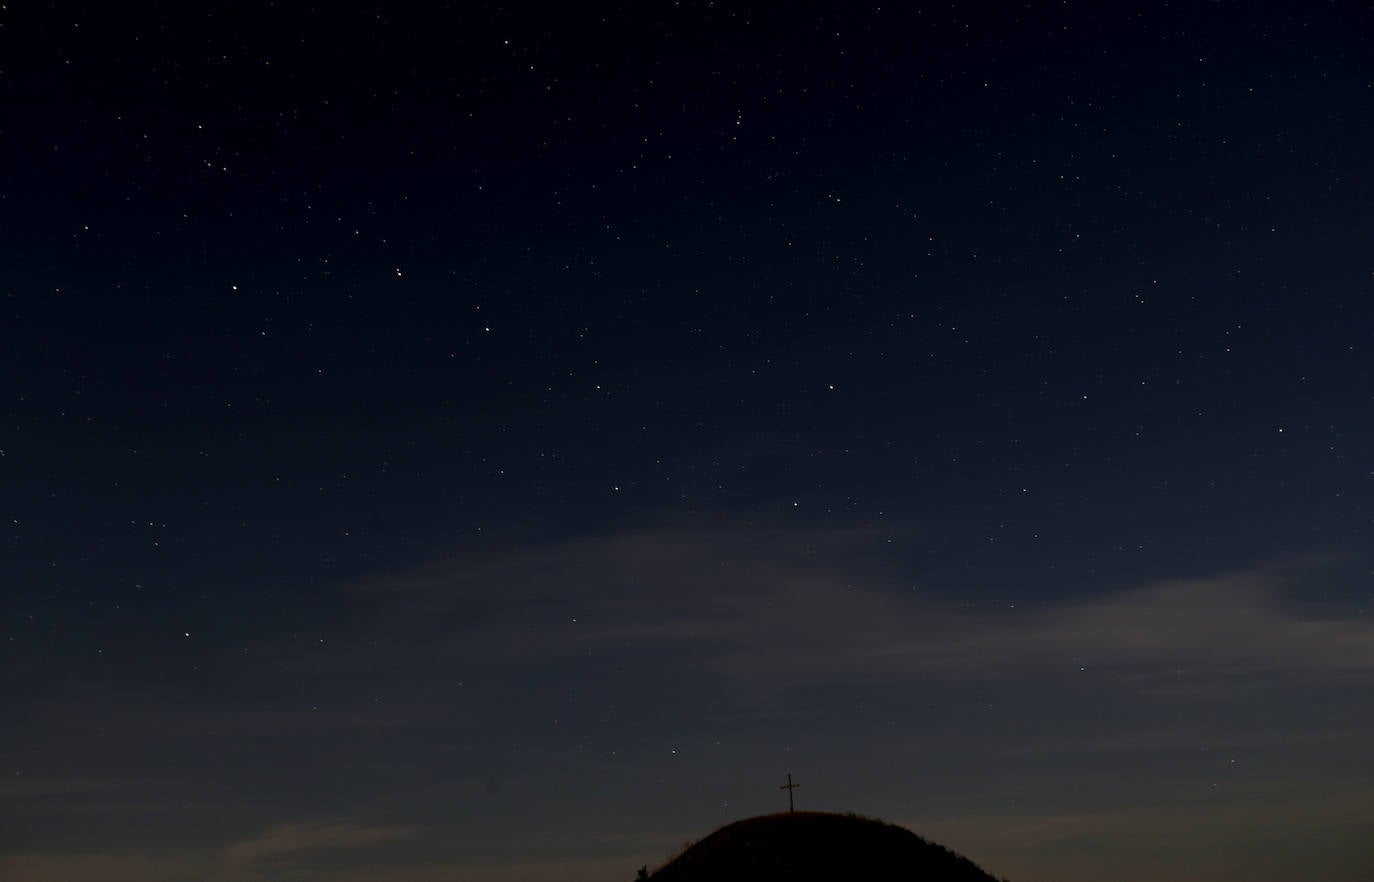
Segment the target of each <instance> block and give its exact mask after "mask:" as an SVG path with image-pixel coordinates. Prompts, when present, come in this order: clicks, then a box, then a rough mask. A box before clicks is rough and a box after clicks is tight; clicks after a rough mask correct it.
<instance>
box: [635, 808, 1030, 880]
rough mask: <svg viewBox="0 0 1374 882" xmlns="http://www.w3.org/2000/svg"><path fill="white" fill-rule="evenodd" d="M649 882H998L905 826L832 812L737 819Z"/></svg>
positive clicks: (958, 856) (662, 870)
mask: <svg viewBox="0 0 1374 882" xmlns="http://www.w3.org/2000/svg"><path fill="white" fill-rule="evenodd" d="M648 878H649V879H650V880H652V882H746V880H747V882H775V880H776V882H783V880H787V882H845V880H851V879H891V880H893V882H901V880H910V882H999V880H998V879H997V878H996V877H994V876H991V875H989V874H987V873H985V872H983V870H982V869H980V868H979V867H978V865H977V864H975V863H973V862H972V861H970V860H969V859H968V858H965V857H962V856H960V855H957V854H955V853H954V852H952V851H950V850H949V849H947V848H945V847H943V846H941V845H936V844H935V843H933V842H929V841H927V840H925V839H922V838H921V837H920V836H917V835H916V834H915V833H912V832H911V831H910V830H907V829H906V828H904V827H898V826H897V825H895V824H889V823H886V822H885V821H879V820H876V819H874V818H865V817H861V816H859V815H853V814H843V815H841V814H832V813H830V812H794V813H789V814H778V815H762V816H760V817H757V818H746V819H745V820H742V821H735V822H734V823H733V824H727V825H726V826H724V827H721V828H720V829H719V830H717V831H716V832H714V833H712V834H711V835H709V836H707V837H706V838H705V839H702V840H701V841H699V842H697V843H695V844H693V845H691V846H689V847H688V848H686V849H685V850H684V851H683V852H682V853H680V854H679V855H678V856H677V857H675V858H673V859H672V860H670V861H669V862H668V863H666V864H664V865H663V866H662V867H660V868H658V869H657V870H655V871H654V872H653V873H651V874H650V875H649V877H648ZM1001 882H1005V880H1001Z"/></svg>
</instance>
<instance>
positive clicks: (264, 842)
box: [224, 821, 415, 864]
mask: <svg viewBox="0 0 1374 882" xmlns="http://www.w3.org/2000/svg"><path fill="white" fill-rule="evenodd" d="M414 833H415V831H414V830H411V829H408V828H405V827H374V826H368V825H365V824H356V823H352V822H347V821H325V822H314V823H302V824H282V825H279V826H276V827H272V828H271V829H269V830H267V831H265V832H263V833H262V834H260V835H258V836H255V837H253V838H251V839H245V840H242V841H240V842H235V843H233V844H232V845H230V846H229V847H227V848H226V849H224V859H225V860H226V861H228V862H229V863H232V864H245V863H254V862H256V861H263V860H270V859H273V858H279V857H282V856H285V855H290V854H295V853H296V852H301V851H319V850H330V851H337V850H340V849H352V848H360V847H363V846H367V845H376V844H378V843H381V842H392V841H394V840H397V839H404V838H406V837H408V836H412V835H414Z"/></svg>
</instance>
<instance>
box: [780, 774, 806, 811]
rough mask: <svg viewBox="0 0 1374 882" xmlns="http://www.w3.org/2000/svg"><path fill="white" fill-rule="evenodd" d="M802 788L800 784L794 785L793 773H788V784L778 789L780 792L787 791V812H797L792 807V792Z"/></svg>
mask: <svg viewBox="0 0 1374 882" xmlns="http://www.w3.org/2000/svg"><path fill="white" fill-rule="evenodd" d="M800 786H801V785H800V784H793V783H792V773H791V772H788V773H787V783H786V784H784V785H782V786H781V787H779V788H778V789H779V790H786V791H787V811H788V812H789V813H791V812H795V811H796V809H795V808H793V807H792V791H793V790H796V789H797V788H798V787H800Z"/></svg>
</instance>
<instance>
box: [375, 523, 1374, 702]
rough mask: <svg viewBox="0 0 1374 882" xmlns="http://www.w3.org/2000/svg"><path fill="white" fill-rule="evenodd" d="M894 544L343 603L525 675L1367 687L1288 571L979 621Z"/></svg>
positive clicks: (1001, 613)
mask: <svg viewBox="0 0 1374 882" xmlns="http://www.w3.org/2000/svg"><path fill="white" fill-rule="evenodd" d="M894 536H897V537H899V538H900V532H894V531H877V530H845V531H838V530H837V531H817V530H796V531H785V530H760V531H749V530H743V529H733V528H722V529H719V530H696V531H645V532H641V533H629V534H621V535H615V536H607V537H594V538H587V539H581V540H577V541H572V542H567V543H561V544H557V545H551V546H547V547H543V548H537V549H533V550H530V549H524V550H521V551H520V552H519V553H515V554H511V555H509V556H501V555H495V556H491V557H488V558H484V559H474V560H466V561H465V560H461V559H460V560H452V561H445V562H443V563H440V564H435V565H433V566H429V567H424V568H420V569H417V570H414V571H411V572H408V573H402V574H397V575H395V576H392V577H387V578H384V579H380V580H376V581H373V582H370V583H367V584H365V585H360V586H358V593H359V596H361V597H364V598H365V599H367V600H368V601H369V602H374V603H377V602H380V601H381V600H383V599H384V600H386V602H387V604H388V606H387V610H386V616H389V618H385V617H384V618H383V621H385V622H387V623H388V624H387V627H389V628H391V629H393V630H396V631H399V632H402V633H407V634H409V633H420V634H424V635H426V636H427V637H428V639H427V640H421V641H418V642H416V643H414V644H412V646H411V649H412V651H414V652H417V653H424V652H428V651H439V652H444V651H451V650H456V651H460V652H463V653H469V654H479V653H480V654H485V655H488V656H490V657H492V658H500V657H506V658H512V659H520V660H523V661H524V662H527V663H544V662H546V661H548V660H550V659H553V658H557V657H560V656H575V655H582V654H585V653H587V652H589V651H595V650H598V649H605V648H608V647H611V648H613V647H628V646H638V645H645V644H653V645H655V646H657V647H659V648H662V649H665V650H674V649H675V650H677V651H679V652H682V653H687V654H689V655H690V657H691V658H692V659H693V660H694V662H697V663H700V664H702V665H704V666H706V667H707V668H709V669H715V670H718V671H720V672H721V673H722V674H724V675H728V676H729V677H730V678H739V677H742V676H750V675H758V676H765V675H773V676H781V675H786V674H788V673H792V674H808V675H809V674H820V673H824V674H825V675H827V676H830V677H835V676H842V675H844V674H845V672H850V673H862V674H865V675H891V676H920V677H923V678H930V677H940V676H948V677H961V678H962V677H969V676H980V677H1003V676H1006V677H1020V676H1025V675H1026V674H1027V673H1028V672H1033V671H1035V670H1044V669H1057V670H1069V669H1076V668H1078V667H1088V666H1104V665H1105V666H1114V667H1120V668H1132V667H1137V668H1139V667H1161V666H1174V667H1188V668H1192V669H1197V668H1205V669H1207V670H1210V671H1213V672H1217V673H1224V672H1231V673H1252V672H1263V671H1295V672H1306V673H1317V672H1331V671H1351V670H1353V671H1374V620H1371V619H1369V618H1367V617H1361V616H1355V615H1352V616H1347V617H1344V618H1339V617H1334V618H1333V617H1327V618H1316V617H1312V616H1310V615H1304V614H1303V613H1300V612H1298V611H1296V610H1295V609H1294V608H1293V607H1292V606H1291V605H1288V604H1286V603H1285V598H1284V591H1285V588H1286V587H1288V586H1289V585H1290V584H1292V583H1293V582H1295V581H1296V580H1300V579H1301V577H1302V575H1303V570H1302V569H1301V568H1294V567H1291V566H1287V565H1279V564H1274V565H1264V566H1257V567H1254V568H1251V569H1246V570H1241V571H1236V572H1230V573H1223V574H1218V575H1213V576H1207V577H1199V578H1188V579H1176V580H1165V581H1158V582H1153V583H1149V584H1143V585H1140V586H1137V587H1135V588H1133V589H1130V590H1125V591H1111V592H1106V593H1101V594H1095V595H1089V596H1083V597H1080V598H1079V599H1076V600H1069V601H1064V602H1060V603H1058V604H1054V605H1043V606H1036V607H1033V608H1022V609H1013V608H1008V607H1002V608H998V609H987V608H978V607H968V606H966V605H965V604H964V603H962V602H959V601H958V600H955V599H954V597H953V595H952V593H951V592H947V591H942V590H941V586H940V585H938V584H929V583H927V582H925V581H923V580H922V579H921V578H920V576H919V574H917V575H916V576H915V577H913V575H912V574H911V573H908V572H903V571H901V570H900V569H899V568H898V567H897V566H896V565H894V564H893V563H891V562H884V557H883V555H882V554H881V552H882V547H883V544H884V543H885V542H887V541H889V540H891V539H892V538H893V537H894ZM913 583H914V584H915V586H916V587H913ZM393 658H394V656H393Z"/></svg>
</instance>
